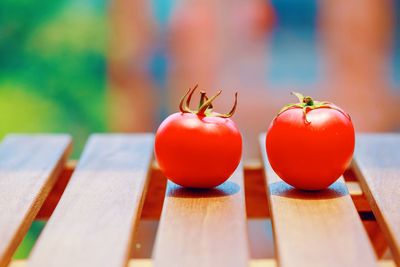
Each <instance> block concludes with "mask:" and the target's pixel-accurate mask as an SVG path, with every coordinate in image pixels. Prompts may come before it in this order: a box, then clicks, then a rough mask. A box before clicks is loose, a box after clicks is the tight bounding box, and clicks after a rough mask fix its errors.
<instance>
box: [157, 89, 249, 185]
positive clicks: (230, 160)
mask: <svg viewBox="0 0 400 267" xmlns="http://www.w3.org/2000/svg"><path fill="white" fill-rule="evenodd" d="M196 88H197V86H195V87H194V88H193V89H189V90H188V91H187V93H186V94H185V96H184V97H183V98H182V100H181V103H180V112H178V113H174V114H172V115H170V116H169V117H167V118H166V119H165V120H164V121H163V122H162V123H161V125H160V127H159V128H158V130H157V133H156V138H155V147H154V151H155V156H156V159H157V162H158V164H159V166H160V169H161V171H162V172H163V173H164V175H165V176H166V177H167V178H168V179H170V180H171V181H172V182H174V183H176V184H179V185H181V186H184V187H192V188H212V187H215V186H218V185H220V184H222V183H223V182H225V181H226V180H227V179H228V178H229V177H230V176H231V175H232V173H233V172H234V171H235V169H236V168H237V166H238V164H239V162H240V160H241V155H242V136H241V134H240V132H239V130H238V128H237V126H236V124H235V123H234V122H233V121H232V120H231V119H230V117H231V116H232V115H233V114H234V112H235V110H236V106H237V93H236V95H235V104H234V105H233V108H232V110H231V111H230V112H229V113H227V114H220V113H216V112H214V111H213V110H212V108H213V106H212V102H213V101H214V99H215V98H217V97H218V96H219V95H220V94H221V91H219V92H218V93H217V94H216V95H215V96H213V97H211V98H210V99H209V98H208V97H207V96H206V93H205V92H202V91H201V92H200V104H199V108H198V110H191V109H190V108H189V106H190V101H191V98H192V96H193V93H194V91H195V90H196Z"/></svg>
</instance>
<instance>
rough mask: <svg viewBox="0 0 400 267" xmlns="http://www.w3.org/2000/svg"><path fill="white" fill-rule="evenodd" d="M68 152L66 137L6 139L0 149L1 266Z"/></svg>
mask: <svg viewBox="0 0 400 267" xmlns="http://www.w3.org/2000/svg"><path fill="white" fill-rule="evenodd" d="M70 150H71V139H70V137H69V136H67V135H9V136H7V137H6V138H5V139H4V140H3V142H2V143H1V145H0V240H1V241H0V266H2V267H3V266H7V265H8V263H9V261H10V259H11V257H12V255H13V253H14V251H15V250H16V248H17V247H18V244H19V243H20V242H21V240H22V239H23V237H24V235H25V233H26V232H27V230H28V228H29V226H30V225H31V223H32V221H33V219H34V218H35V216H36V214H37V213H38V211H39V209H40V207H41V205H42V204H43V202H44V200H45V198H46V197H47V195H48V193H49V192H50V190H51V188H52V186H53V185H54V183H55V180H56V178H57V176H58V175H59V173H60V171H61V169H62V166H63V165H64V163H65V161H66V158H67V157H68V155H69V152H70Z"/></svg>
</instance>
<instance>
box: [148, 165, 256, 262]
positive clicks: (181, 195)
mask: <svg viewBox="0 0 400 267" xmlns="http://www.w3.org/2000/svg"><path fill="white" fill-rule="evenodd" d="M248 250H249V246H248V237H247V231H246V209H245V202H244V190H243V171H242V167H241V166H239V167H238V169H237V170H236V172H235V173H234V174H233V175H232V177H231V178H230V179H229V180H228V181H226V182H225V183H224V184H222V185H220V186H219V187H216V188H215V189H210V190H194V189H192V190H190V189H184V188H182V187H180V186H178V185H175V184H174V183H172V182H168V184H167V191H166V196H165V200H164V206H163V211H162V215H161V220H160V225H159V229H158V233H157V239H156V244H155V253H154V266H155V267H167V266H168V267H181V266H182V267H186V266H191V267H199V266H203V267H214V266H215V267H224V266H230V267H236V266H237V267H240V266H248V258H249V251H248Z"/></svg>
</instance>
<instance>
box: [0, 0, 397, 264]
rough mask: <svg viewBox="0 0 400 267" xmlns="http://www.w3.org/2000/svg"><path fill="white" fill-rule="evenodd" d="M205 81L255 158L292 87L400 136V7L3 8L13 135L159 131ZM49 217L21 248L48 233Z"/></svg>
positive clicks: (230, 0)
mask: <svg viewBox="0 0 400 267" xmlns="http://www.w3.org/2000/svg"><path fill="white" fill-rule="evenodd" d="M195 84H199V86H200V88H201V89H203V90H206V91H207V92H208V93H209V95H211V94H213V93H215V92H216V91H217V90H218V89H222V90H223V94H222V95H221V96H220V97H219V99H218V100H217V101H216V102H215V105H214V106H215V109H216V110H217V111H219V112H226V111H228V110H229V109H230V107H231V105H232V104H233V100H234V92H235V91H238V92H239V107H238V111H237V114H236V115H235V116H234V118H233V119H234V120H235V121H236V122H237V123H238V124H239V127H240V128H241V131H242V133H243V135H244V138H245V139H244V141H245V151H244V154H245V158H246V159H252V158H256V157H257V156H258V149H257V135H258V134H259V133H260V132H263V131H266V130H267V128H268V125H269V123H270V121H271V120H272V118H273V117H274V116H275V114H276V113H277V111H278V110H279V109H280V108H281V107H282V106H283V105H285V104H286V103H288V102H295V101H296V99H294V98H293V97H292V96H290V92H291V91H299V92H303V93H304V94H307V95H308V94H309V95H311V96H313V97H314V98H315V99H318V100H330V101H332V102H334V103H336V104H337V105H338V106H340V107H342V108H343V109H345V110H346V111H347V112H348V113H350V115H351V116H352V118H353V122H354V124H355V127H356V130H357V131H358V132H365V131H399V130H400V0H324V1H317V0H303V1H296V0H271V1H269V0H220V1H214V0H151V1H150V0H112V1H106V0H41V1H31V0H1V1H0V125H1V126H0V135H1V136H4V135H5V134H7V133H10V132H67V133H70V134H72V135H73V137H74V142H75V150H74V153H73V157H75V158H77V157H78V156H79V153H80V151H81V150H82V147H83V145H84V143H85V141H86V138H87V137H88V135H89V134H90V133H92V132H106V131H107V132H108V131H129V132H130V131H135V132H143V131H155V130H156V129H157V126H158V125H159V123H160V122H161V121H162V119H163V118H165V117H166V116H167V115H168V114H170V113H172V112H175V111H177V110H178V109H177V107H178V106H177V104H178V102H179V99H180V97H181V95H183V93H184V92H185V91H186V90H187V89H188V88H189V87H193V86H194V85H195ZM43 225H44V224H43V223H42V222H35V223H34V224H33V226H32V229H33V230H31V231H30V232H29V234H28V235H27V237H26V240H25V241H24V243H23V245H22V246H21V248H20V250H19V251H18V253H17V254H16V257H17V258H21V257H22V258H23V257H25V256H26V254H27V252H28V251H29V247H30V246H31V243H32V242H33V241H32V240H34V239H35V238H36V236H37V235H38V233H39V232H40V229H41V228H42V227H43Z"/></svg>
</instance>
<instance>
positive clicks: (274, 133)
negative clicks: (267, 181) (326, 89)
mask: <svg viewBox="0 0 400 267" xmlns="http://www.w3.org/2000/svg"><path fill="white" fill-rule="evenodd" d="M335 108H336V109H333V108H317V109H313V110H309V111H307V119H308V121H309V122H310V123H309V124H307V123H306V122H305V120H304V114H303V110H302V109H301V108H290V109H288V110H286V111H284V112H283V113H281V114H280V115H278V116H277V117H276V118H275V119H274V120H273V121H272V123H271V125H270V127H269V129H268V132H267V136H266V149H267V155H268V160H269V162H270V164H271V167H272V169H273V170H274V171H275V172H276V174H277V175H278V176H279V177H280V178H282V180H284V181H285V182H286V183H288V184H290V185H292V186H294V187H296V188H298V189H304V190H320V189H324V188H326V187H328V186H330V185H331V184H332V183H333V182H335V181H336V180H337V179H338V178H339V177H340V176H341V175H342V174H343V172H344V171H345V169H346V168H347V167H348V166H349V164H350V162H351V159H352V156H353V152H354V145H355V133H354V127H353V124H352V122H351V120H350V117H348V116H346V115H345V114H344V112H343V113H342V112H340V111H339V110H337V109H339V108H338V107H336V106H335Z"/></svg>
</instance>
